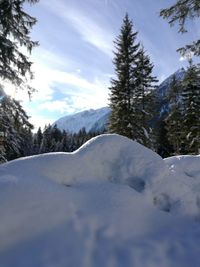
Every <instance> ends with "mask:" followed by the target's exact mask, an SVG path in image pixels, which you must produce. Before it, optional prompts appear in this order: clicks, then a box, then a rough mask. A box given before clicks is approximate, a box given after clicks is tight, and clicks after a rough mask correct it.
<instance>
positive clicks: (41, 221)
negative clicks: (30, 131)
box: [0, 135, 200, 267]
mask: <svg viewBox="0 0 200 267" xmlns="http://www.w3.org/2000/svg"><path fill="white" fill-rule="evenodd" d="M199 163H200V157H199V156H180V157H171V158H168V159H165V160H163V159H162V158H160V157H159V156H158V155H157V154H156V153H154V152H153V151H151V150H149V149H147V148H145V147H143V146H141V145H139V144H137V143H136V142H133V141H131V140H129V139H127V138H125V137H122V136H119V135H102V136H99V137H96V138H93V139H92V140H91V141H89V142H87V143H86V144H85V145H84V146H83V147H81V148H80V149H79V150H77V151H76V152H74V153H51V154H45V155H39V156H34V157H28V158H23V159H19V160H15V161H12V162H9V163H6V164H3V165H1V166H0V218H1V222H0V266H2V267H66V266H67V267H68V266H69V267H78V266H81V267H82V266H83V267H97V266H98V267H122V266H123V267H126V266H128V267H129V266H130V267H133V266H134V267H156V266H159V267H173V266H174V267H179V266H181V267H186V266H192V267H199V266H200V258H199V255H200V193H199V192H200V164H199Z"/></svg>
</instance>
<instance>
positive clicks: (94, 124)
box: [53, 107, 110, 133]
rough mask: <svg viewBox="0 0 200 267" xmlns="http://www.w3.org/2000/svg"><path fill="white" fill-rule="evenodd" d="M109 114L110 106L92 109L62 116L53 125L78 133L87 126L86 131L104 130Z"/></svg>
mask: <svg viewBox="0 0 200 267" xmlns="http://www.w3.org/2000/svg"><path fill="white" fill-rule="evenodd" d="M109 114H110V108H109V107H103V108H100V109H96V110H94V109H90V110H85V111H82V112H78V113H76V114H73V115H69V116H65V117H63V118H60V119H59V120H57V121H55V122H54V124H53V125H57V127H58V128H59V129H60V130H65V131H68V132H70V133H78V132H79V131H80V130H81V129H82V128H85V130H86V132H89V131H92V132H102V131H104V130H105V128H106V125H107V123H108V119H109Z"/></svg>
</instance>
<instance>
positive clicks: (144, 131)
mask: <svg viewBox="0 0 200 267" xmlns="http://www.w3.org/2000/svg"><path fill="white" fill-rule="evenodd" d="M153 67H154V66H153V64H152V63H151V61H150V58H149V56H147V55H146V54H145V51H144V48H143V47H142V48H141V49H140V51H139V54H138V60H137V62H136V69H135V76H136V80H135V84H134V87H135V88H134V91H135V98H134V103H133V105H134V109H135V115H134V117H135V118H136V121H137V127H135V128H134V129H133V131H134V133H133V136H134V135H135V139H136V140H137V141H138V142H140V143H141V144H143V145H145V146H151V140H150V135H151V132H152V131H151V129H150V126H149V122H150V120H151V119H152V118H153V116H154V114H155V104H156V103H155V98H154V95H153V94H152V90H153V89H155V88H156V85H155V83H156V82H157V79H156V77H154V76H153V75H152V72H153Z"/></svg>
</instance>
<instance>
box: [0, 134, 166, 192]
mask: <svg viewBox="0 0 200 267" xmlns="http://www.w3.org/2000/svg"><path fill="white" fill-rule="evenodd" d="M158 166H159V168H158ZM7 170H8V171H7ZM2 171H5V172H7V173H8V172H9V173H17V174H18V176H19V175H20V176H22V177H24V179H28V177H27V173H29V174H31V173H33V172H34V176H41V175H42V176H43V177H47V178H49V179H51V180H54V181H57V182H59V183H62V184H65V185H73V184H77V183H83V182H86V181H97V182H99V181H110V182H116V183H122V184H128V185H130V186H131V187H133V188H134V189H136V190H137V191H142V190H143V189H144V187H145V186H147V187H148V185H150V184H152V183H153V182H157V181H158V180H160V179H162V178H163V177H164V176H166V175H169V170H168V168H167V167H166V164H165V163H164V162H163V160H162V158H161V157H160V156H159V155H157V154H156V153H154V152H153V151H151V150H150V149H147V148H145V147H144V146H142V145H140V144H138V143H136V142H134V141H131V140H130V139H128V138H126V137H123V136H119V135H115V134H113V135H112V134H108V135H101V136H98V137H95V138H93V139H91V140H90V141H88V142H87V143H86V144H85V145H83V146H82V147H81V148H80V149H79V150H77V151H75V152H73V153H49V154H43V155H39V156H33V157H28V158H25V159H24V158H22V159H19V160H15V161H12V162H9V163H7V164H5V165H4V167H3V168H1V170H0V172H2ZM31 179H32V178H31Z"/></svg>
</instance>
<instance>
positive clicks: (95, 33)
mask: <svg viewBox="0 0 200 267" xmlns="http://www.w3.org/2000/svg"><path fill="white" fill-rule="evenodd" d="M43 5H45V6H46V8H48V9H50V10H51V11H52V12H54V14H56V15H57V16H59V17H60V18H62V19H63V20H64V21H65V22H67V23H69V24H70V26H71V27H73V28H74V29H75V30H76V32H78V33H79V34H80V36H81V37H82V39H83V40H84V41H85V42H87V43H89V44H91V45H93V46H94V47H96V48H97V49H99V50H100V51H102V52H104V53H105V54H107V55H108V56H109V57H111V58H112V56H113V53H112V49H113V40H114V35H113V33H112V32H110V31H108V30H106V29H105V28H103V27H101V26H100V25H98V23H97V22H96V21H94V20H93V19H91V18H89V17H88V15H86V14H83V13H81V12H80V10H77V9H73V8H72V7H69V6H68V5H66V3H64V2H63V1H59V0H57V1H56V2H55V1H54V4H51V5H50V4H49V2H47V1H46V2H43Z"/></svg>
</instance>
